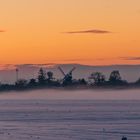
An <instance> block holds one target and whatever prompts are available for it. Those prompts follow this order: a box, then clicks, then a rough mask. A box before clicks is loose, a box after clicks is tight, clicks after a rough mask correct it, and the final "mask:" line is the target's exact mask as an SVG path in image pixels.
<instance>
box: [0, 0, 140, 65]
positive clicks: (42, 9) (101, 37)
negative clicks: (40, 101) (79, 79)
mask: <svg viewBox="0 0 140 140" xmlns="http://www.w3.org/2000/svg"><path fill="white" fill-rule="evenodd" d="M44 63H80V64H86V65H112V64H140V0H0V64H1V65H4V64H44Z"/></svg>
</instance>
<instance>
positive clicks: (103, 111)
mask: <svg viewBox="0 0 140 140" xmlns="http://www.w3.org/2000/svg"><path fill="white" fill-rule="evenodd" d="M32 92H33V91H32ZM121 92H122V91H121ZM18 94H21V99H20V98H19V97H18V96H17V95H16V94H12V93H9V94H8V93H6V94H2V95H0V99H1V100H0V140H121V138H122V136H127V137H128V140H140V100H118V99H117V100H116V101H114V100H94V99H93V98H91V100H87V99H86V100H83V99H79V100H78V99H76V100H73V99H69V100H68V99H65V100H57V99H47V98H45V96H42V97H44V99H43V98H42V99H40V98H39V96H37V95H36V96H35V97H36V98H35V97H34V96H32V98H31V95H30V94H29V98H28V99H27V97H28V96H27V94H26V96H25V94H24V93H18ZM44 94H45V93H44ZM56 94H57V93H56ZM98 94H100V93H98ZM11 96H12V97H13V98H10V97H11ZM19 96H20V95H19ZM4 97H5V98H6V97H7V99H4ZM8 97H9V98H10V99H8ZM14 97H15V99H14ZM16 97H18V99H17V98H16ZM23 97H26V99H25V98H24V99H22V98H23ZM33 97H34V98H33ZM37 97H38V98H39V99H37ZM56 97H58V96H56ZM73 97H74V96H73ZM76 97H77V96H76ZM81 98H82V97H81Z"/></svg>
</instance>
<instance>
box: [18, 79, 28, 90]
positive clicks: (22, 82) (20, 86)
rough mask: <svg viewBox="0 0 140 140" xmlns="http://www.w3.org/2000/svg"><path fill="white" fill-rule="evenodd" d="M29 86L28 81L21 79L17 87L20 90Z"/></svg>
mask: <svg viewBox="0 0 140 140" xmlns="http://www.w3.org/2000/svg"><path fill="white" fill-rule="evenodd" d="M26 86H27V80H25V79H20V80H18V81H17V82H16V87H18V88H24V87H26Z"/></svg>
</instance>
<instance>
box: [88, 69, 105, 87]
mask: <svg viewBox="0 0 140 140" xmlns="http://www.w3.org/2000/svg"><path fill="white" fill-rule="evenodd" d="M89 80H90V81H91V84H94V85H102V84H104V83H105V76H104V75H103V74H102V73H101V72H95V73H92V74H91V75H90V77H89Z"/></svg>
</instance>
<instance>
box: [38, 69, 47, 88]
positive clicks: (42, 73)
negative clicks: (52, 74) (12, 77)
mask: <svg viewBox="0 0 140 140" xmlns="http://www.w3.org/2000/svg"><path fill="white" fill-rule="evenodd" d="M46 79H47V78H46V73H45V71H44V70H43V68H41V69H40V70H39V72H38V83H39V84H40V85H42V86H43V85H45V84H46Z"/></svg>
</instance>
